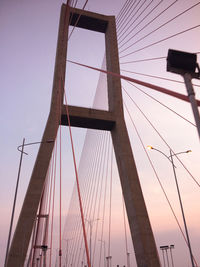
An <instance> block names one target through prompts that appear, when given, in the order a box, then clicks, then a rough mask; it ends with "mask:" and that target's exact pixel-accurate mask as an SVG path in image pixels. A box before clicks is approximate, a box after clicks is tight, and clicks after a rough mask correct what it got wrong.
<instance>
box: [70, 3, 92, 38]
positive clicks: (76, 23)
mask: <svg viewBox="0 0 200 267" xmlns="http://www.w3.org/2000/svg"><path fill="white" fill-rule="evenodd" d="M87 3H88V0H86V1H85V4H84V5H83V7H82V13H83V10H84V9H85V7H86V5H87ZM82 13H80V14H79V16H78V18H77V20H76V22H75V24H74V27H73V29H72V30H71V32H70V34H69V37H68V41H69V39H70V38H71V36H72V34H73V32H74V30H75V28H76V26H77V25H78V22H79V20H80V18H81V15H82Z"/></svg>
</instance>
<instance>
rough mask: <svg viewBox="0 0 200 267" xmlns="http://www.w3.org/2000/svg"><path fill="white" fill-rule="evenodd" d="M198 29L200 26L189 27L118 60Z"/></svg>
mask: <svg viewBox="0 0 200 267" xmlns="http://www.w3.org/2000/svg"><path fill="white" fill-rule="evenodd" d="M199 27H200V24H198V25H196V26H193V27H190V28H188V29H186V30H183V31H181V32H178V33H175V34H173V35H170V36H168V37H165V38H163V39H161V40H159V41H156V42H154V43H151V44H149V45H146V46H143V47H142V48H139V49H137V50H135V51H133V52H130V53H128V54H125V55H123V56H121V57H120V58H124V57H127V56H129V55H132V54H135V53H137V52H140V51H142V50H144V49H146V48H149V47H152V46H154V45H156V44H159V43H162V42H164V41H167V40H169V39H171V38H174V37H177V36H178V35H181V34H183V33H186V32H189V31H191V30H194V29H197V28H199Z"/></svg>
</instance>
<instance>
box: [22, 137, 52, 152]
mask: <svg viewBox="0 0 200 267" xmlns="http://www.w3.org/2000/svg"><path fill="white" fill-rule="evenodd" d="M53 142H54V141H53V140H47V141H44V142H33V143H28V144H24V145H20V146H18V147H17V150H18V151H19V152H21V153H24V154H26V155H28V153H26V152H24V151H22V150H21V149H20V148H21V147H25V146H31V145H36V144H43V143H53Z"/></svg>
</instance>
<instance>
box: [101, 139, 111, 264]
mask: <svg viewBox="0 0 200 267" xmlns="http://www.w3.org/2000/svg"><path fill="white" fill-rule="evenodd" d="M110 139H111V138H108V142H107V152H106V164H105V184H104V198H103V211H102V225H101V233H100V236H101V239H100V240H103V236H104V225H105V209H106V196H107V188H108V169H109V156H110V150H111V145H110V143H111V140H110ZM101 254H102V242H101V246H100V254H99V267H101V266H102V265H101ZM104 260H105V259H104Z"/></svg>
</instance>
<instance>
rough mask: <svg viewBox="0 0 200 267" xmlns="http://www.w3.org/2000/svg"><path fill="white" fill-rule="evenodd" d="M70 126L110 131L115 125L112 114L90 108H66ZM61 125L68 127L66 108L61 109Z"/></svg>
mask: <svg viewBox="0 0 200 267" xmlns="http://www.w3.org/2000/svg"><path fill="white" fill-rule="evenodd" d="M68 110H69V117H70V124H71V126H74V127H81V128H89V129H97V130H107V131H111V130H112V129H113V127H114V125H115V118H114V115H113V113H112V112H110V111H105V110H98V109H91V108H83V107H75V106H68ZM61 125H68V119H67V113H66V106H65V105H63V107H62V114H61Z"/></svg>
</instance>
